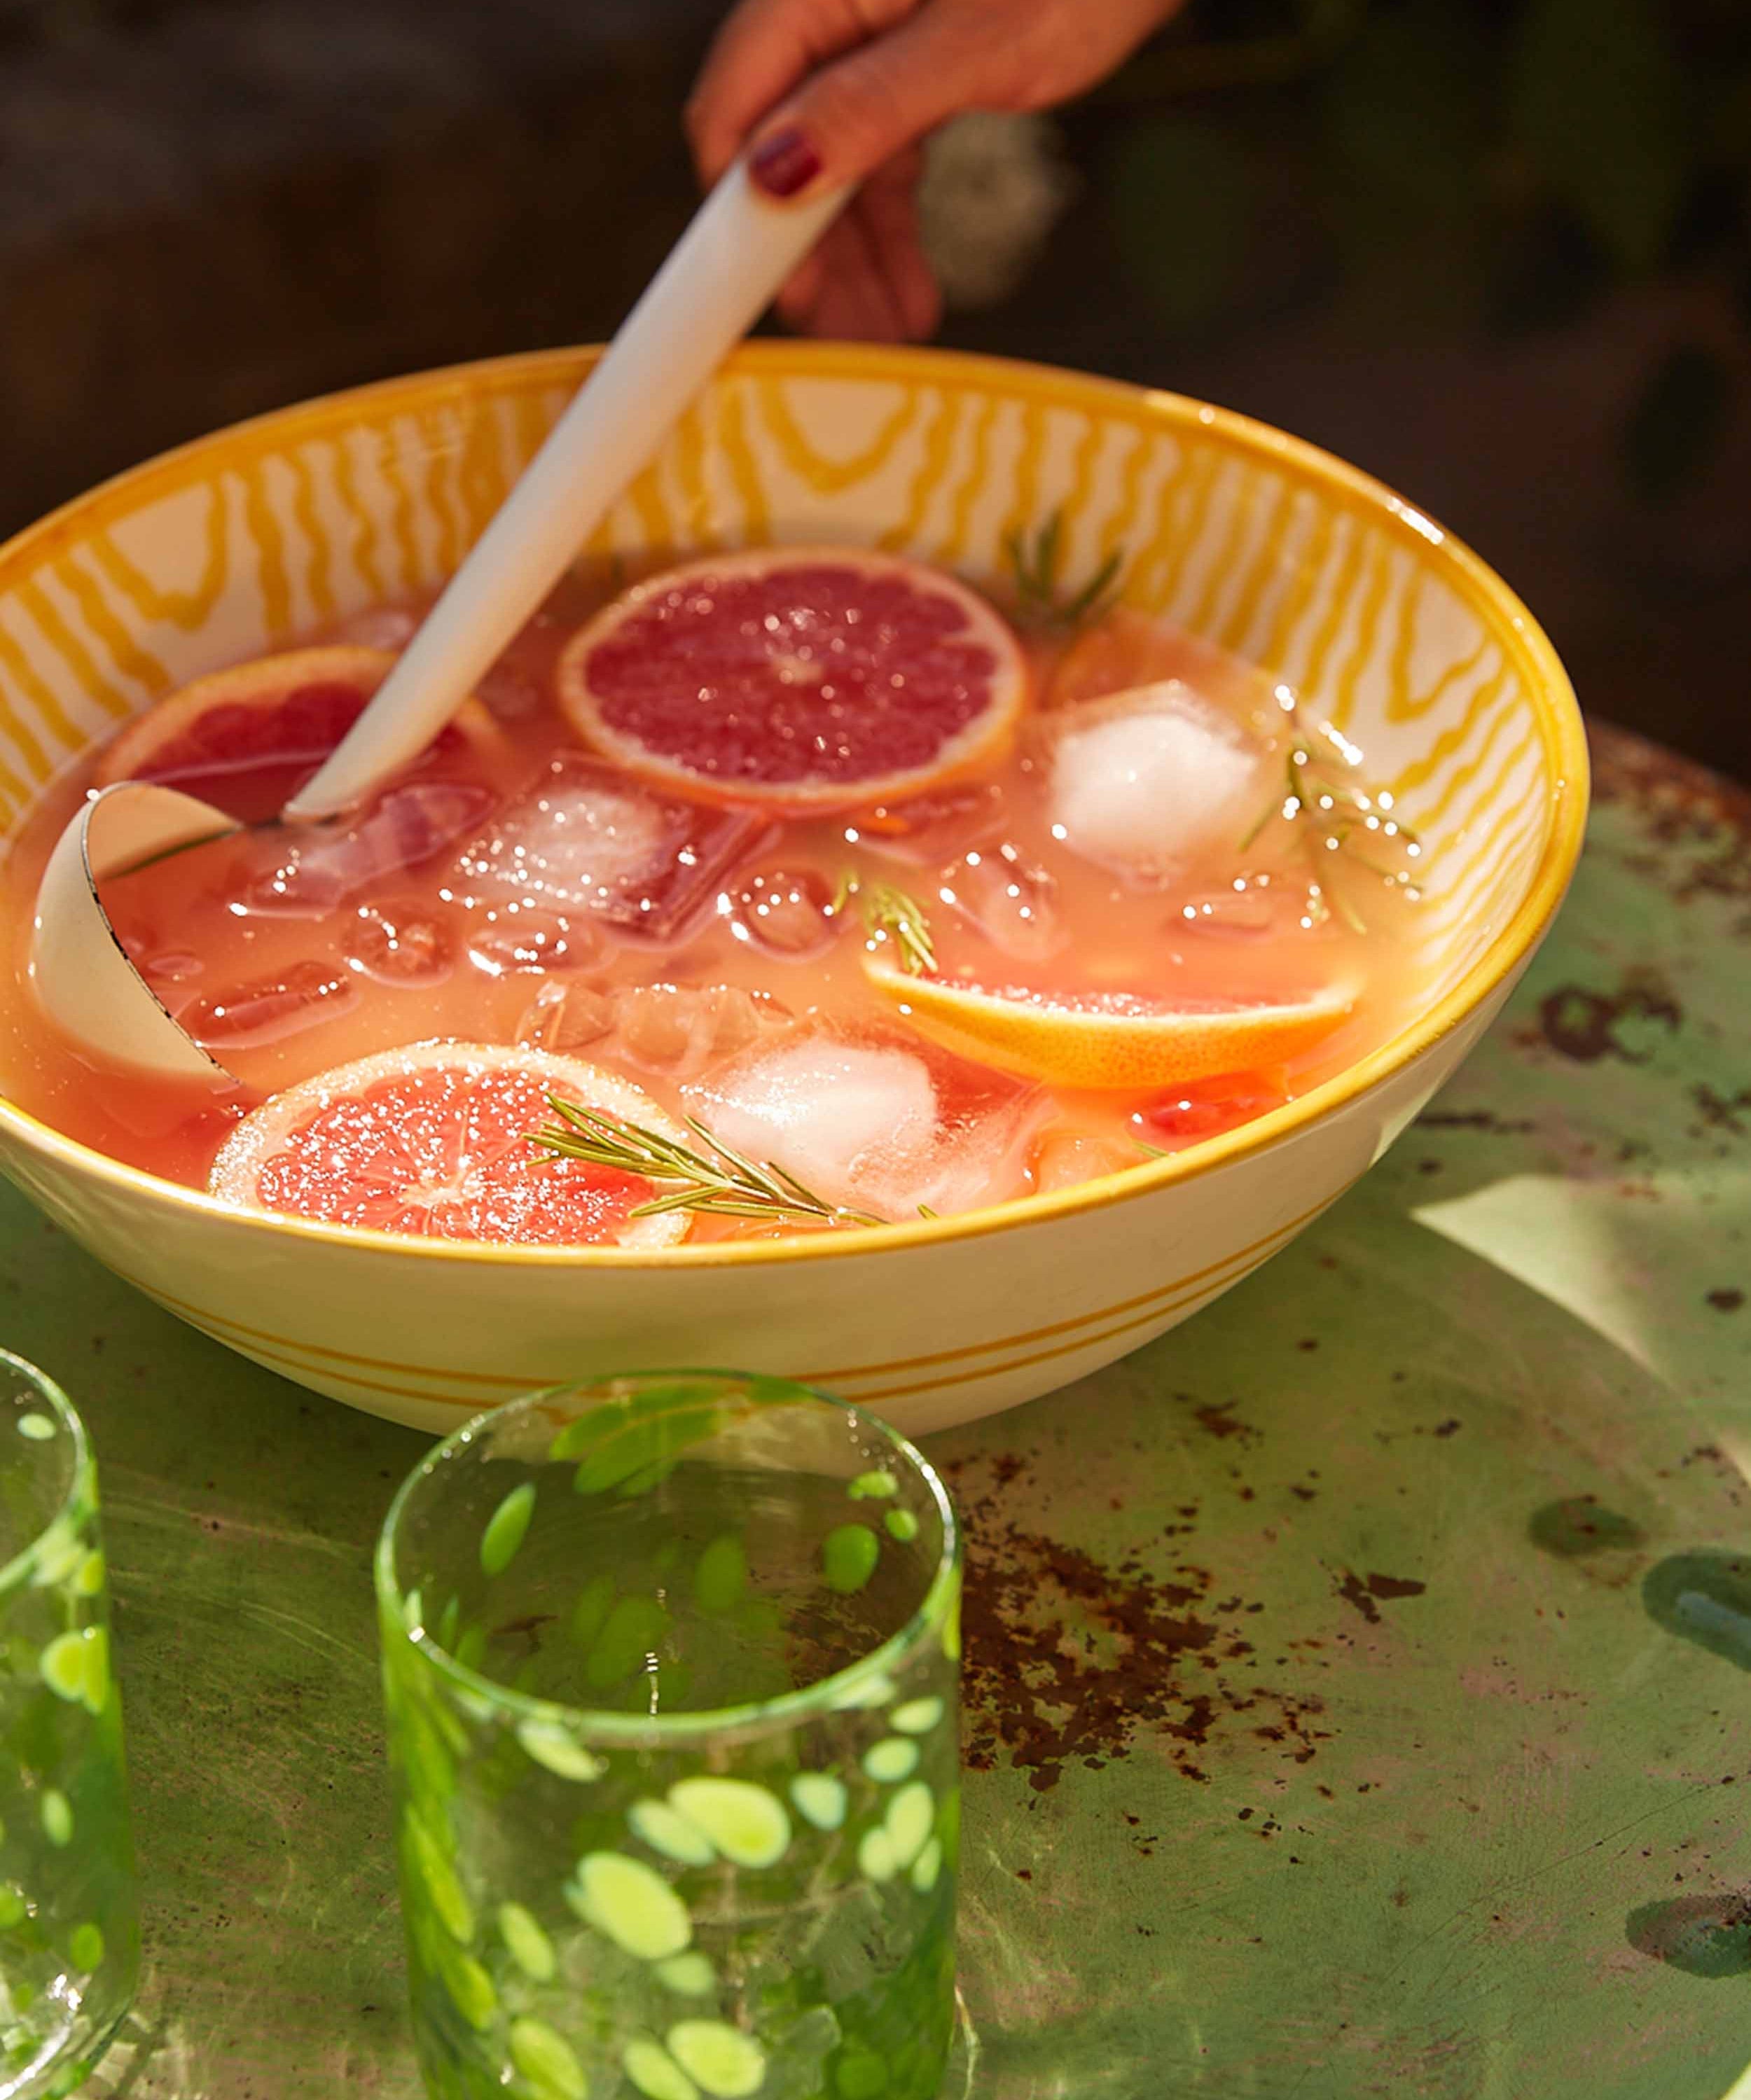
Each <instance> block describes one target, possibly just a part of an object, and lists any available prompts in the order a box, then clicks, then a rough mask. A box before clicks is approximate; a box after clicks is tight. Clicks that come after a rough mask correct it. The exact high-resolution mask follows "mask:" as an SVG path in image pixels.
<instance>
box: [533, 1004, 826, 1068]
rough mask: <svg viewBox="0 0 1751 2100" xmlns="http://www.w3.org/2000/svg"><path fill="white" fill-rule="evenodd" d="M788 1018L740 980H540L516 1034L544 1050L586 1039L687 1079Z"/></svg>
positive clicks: (603, 1052)
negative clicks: (601, 983)
mask: <svg viewBox="0 0 1751 2100" xmlns="http://www.w3.org/2000/svg"><path fill="white" fill-rule="evenodd" d="M791 1022H792V1015H791V1012H790V1009H789V1007H787V1006H785V1005H784V1004H782V1002H781V1001H780V1000H778V999H773V998H772V997H771V996H770V995H768V994H767V993H765V992H760V991H749V990H745V989H744V987H743V986H740V985H672V984H648V985H622V986H620V987H619V988H618V989H617V990H613V991H603V990H599V989H598V988H597V987H596V986H592V985H577V986H542V990H541V992H540V993H539V995H537V997H536V999H534V1000H533V1002H532V1004H530V1006H529V1008H528V1012H526V1013H525V1014H524V1017H523V1020H522V1022H521V1024H520V1026H519V1027H518V1030H517V1039H518V1041H519V1042H520V1043H535V1044H537V1045H538V1046H539V1047H540V1048H542V1049H543V1050H564V1051H569V1050H576V1049H580V1048H583V1047H584V1045H586V1044H588V1045H590V1048H591V1054H592V1055H593V1056H595V1057H605V1058H610V1059H617V1060H618V1061H621V1062H622V1063H626V1064H631V1065H638V1066H639V1067H641V1068H642V1069H643V1070H645V1071H648V1072H657V1073H661V1074H665V1076H667V1077H669V1078H671V1079H695V1078H697V1077H698V1076H699V1075H700V1074H701V1073H705V1072H707V1071H710V1070H711V1069H712V1067H713V1066H714V1065H721V1064H723V1062H724V1061H726V1060H727V1059H728V1058H731V1057H735V1056H736V1054H737V1053H738V1052H741V1051H744V1050H745V1049H746V1048H748V1047H749V1044H750V1043H754V1042H756V1041H758V1039H760V1038H761V1037H763V1036H767V1037H769V1036H772V1035H778V1034H780V1033H782V1032H783V1031H784V1030H786V1029H788V1028H789V1026H791Z"/></svg>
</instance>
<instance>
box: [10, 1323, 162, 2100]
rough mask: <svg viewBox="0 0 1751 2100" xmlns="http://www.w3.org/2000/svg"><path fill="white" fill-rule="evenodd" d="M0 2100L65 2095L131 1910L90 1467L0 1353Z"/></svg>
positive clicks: (71, 1424)
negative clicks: (1, 1400) (0, 1828)
mask: <svg viewBox="0 0 1751 2100" xmlns="http://www.w3.org/2000/svg"><path fill="white" fill-rule="evenodd" d="M0 1393H3V1394H4V1397H5V1405H3V1406H0V1561H3V1563H4V1564H3V1565H0V1825H3V1826H4V1829H3V1834H0V2100H24V2096H26V2095H35V2094H39V2093H40V2094H51V2093H70V2092H72V2091H73V2089H74V2087H75V2086H77V2085H79V2084H80V2083H81V2081H82V2080H83V2079H84V2078H85V2076H86V2073H87V2072H88V2071H90V2070H91V2067H92V2065H93V2064H94V2063H95V2062H96V2060H97V2058H99V2056H100V2055H101V2054H102V2053H103V2050H104V2046H105V2045H106V2044H107V2043H108V2041H109V2040H110V2037H111V2036H113V2034H114V2032H115V2031H116V2028H117V2027H118V2026H119V2025H120V2023H121V2022H122V2018H123V2016H124V2015H125V2014H126V2012H127V2010H128V2007H129V2005H130V2002H131V2001H132V1999H133V1996H134V1979H135V1971H136V1970H137V1968H138V1966H139V1917H138V1913H137V1910H136V1907H135V1892H134V1843H133V1835H132V1830H131V1826H130V1822H129V1819H128V1800H127V1780H126V1771H125V1770H124V1767H123V1764H122V1707H121V1702H120V1701H119V1699H118V1698H117V1692H116V1686H115V1680H114V1679H113V1676H112V1674H111V1673H110V1668H109V1606H108V1584H107V1582H106V1580H105V1577H104V1549H103V1542H102V1539H101V1537H99V1530H98V1515H97V1468H96V1466H95V1463H94V1462H93V1460H92V1458H91V1451H90V1449H89V1448H88V1446H87V1445H86V1435H85V1429H84V1427H83V1425H82V1423H81V1422H80V1420H79V1418H78V1416H77V1414H75V1413H74V1412H73V1407H72V1405H71V1404H70V1403H69V1401H68V1399H67V1397H66V1396H65V1395H64V1393H63V1392H61V1391H60V1388H59V1387H57V1386H55V1384H54V1383H52V1382H51V1380H50V1379H46V1378H45V1377H44V1376H43V1375H42V1372H41V1371H39V1370H35V1369H34V1368H33V1366H32V1365H29V1364H27V1363H25V1362H24V1361H23V1360H22V1358H20V1357H15V1356H13V1355H11V1353H10V1352H7V1351H5V1350H0Z"/></svg>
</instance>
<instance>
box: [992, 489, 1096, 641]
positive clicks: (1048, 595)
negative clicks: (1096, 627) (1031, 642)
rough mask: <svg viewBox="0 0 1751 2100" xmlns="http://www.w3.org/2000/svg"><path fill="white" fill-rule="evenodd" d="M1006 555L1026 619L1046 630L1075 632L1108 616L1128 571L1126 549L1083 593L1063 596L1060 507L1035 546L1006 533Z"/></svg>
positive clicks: (1035, 538)
mask: <svg viewBox="0 0 1751 2100" xmlns="http://www.w3.org/2000/svg"><path fill="white" fill-rule="evenodd" d="M1003 553H1004V558H1005V559H1006V561H1007V562H1008V563H1009V567H1010V576H1011V578H1012V580H1013V581H1014V584H1015V596H1016V599H1017V602H1018V604H1019V608H1020V611H1021V613H1022V615H1023V617H1024V619H1027V620H1032V621H1034V622H1037V624H1040V625H1041V626H1046V627H1062V628H1068V629H1076V628H1078V627H1083V626H1086V624H1088V622H1089V621H1090V620H1093V619H1095V618H1097V617H1099V616H1100V615H1103V614H1105V613H1106V612H1108V611H1110V610H1111V609H1112V596H1113V586H1114V585H1116V582H1117V581H1118V579H1119V576H1120V574H1121V571H1122V570H1123V569H1124V567H1125V555H1124V553H1123V550H1122V549H1114V550H1113V552H1112V554H1108V557H1107V558H1106V559H1105V560H1104V561H1103V562H1102V563H1101V565H1100V567H1099V568H1098V569H1097V570H1096V571H1094V575H1093V576H1090V579H1089V580H1088V581H1087V582H1086V583H1085V584H1084V585H1081V588H1080V589H1077V590H1074V591H1072V592H1070V593H1068V595H1065V594H1063V593H1060V591H1059V582H1058V578H1059V569H1060V568H1061V567H1062V566H1063V554H1064V514H1063V508H1062V506H1060V507H1059V509H1058V510H1055V511H1054V512H1053V513H1052V514H1051V516H1050V518H1047V519H1046V523H1044V524H1043V525H1042V526H1041V527H1040V528H1039V530H1038V531H1037V532H1036V533H1035V534H1034V535H1033V537H1032V540H1031V541H1030V540H1028V537H1027V536H1026V535H1025V534H1024V533H1023V532H1021V531H1020V530H1019V528H1011V530H1010V531H1009V532H1006V533H1005V534H1004V536H1003Z"/></svg>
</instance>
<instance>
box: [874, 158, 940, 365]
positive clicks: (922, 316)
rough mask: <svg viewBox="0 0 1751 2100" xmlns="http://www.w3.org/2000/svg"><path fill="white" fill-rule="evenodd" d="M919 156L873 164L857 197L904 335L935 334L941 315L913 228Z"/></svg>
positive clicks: (937, 292)
mask: <svg viewBox="0 0 1751 2100" xmlns="http://www.w3.org/2000/svg"><path fill="white" fill-rule="evenodd" d="M921 171H922V155H921V154H918V153H909V154H905V155H903V156H902V157H901V158H900V160H899V161H890V162H889V163H888V165H887V167H885V168H882V169H879V170H878V171H877V172H876V174H873V175H872V176H871V177H870V179H869V181H868V182H867V183H864V187H863V189H862V191H861V192H860V195H859V196H858V200H857V209H858V210H859V211H860V213H861V214H862V217H863V220H864V225H865V227H867V229H868V232H869V240H870V245H871V246H872V247H873V249H874V251H875V254H876V256H877V258H878V261H879V262H880V264H881V267H882V273H883V275H884V276H886V277H887V284H888V289H889V292H890V293H891V296H892V298H893V301H894V304H895V308H896V310H897V311H898V312H899V313H900V317H901V320H902V323H903V324H904V329H905V333H906V335H907V337H908V338H909V339H910V340H913V341H917V340H918V339H919V338H921V337H925V336H927V335H931V334H932V333H935V329H936V325H937V323H938V322H939V321H940V320H941V319H942V293H941V292H940V290H939V289H938V287H937V283H936V276H935V271H933V270H932V269H931V266H930V263H929V261H928V259H927V258H926V255H925V253H924V244H923V241H922V238H921V237H920V235H919V231H918V176H919V174H920V172H921Z"/></svg>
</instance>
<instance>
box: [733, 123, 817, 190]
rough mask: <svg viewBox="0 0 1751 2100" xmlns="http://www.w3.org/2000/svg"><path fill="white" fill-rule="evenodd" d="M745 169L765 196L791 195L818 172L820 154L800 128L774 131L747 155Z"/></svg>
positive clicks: (803, 186) (807, 183)
mask: <svg viewBox="0 0 1751 2100" xmlns="http://www.w3.org/2000/svg"><path fill="white" fill-rule="evenodd" d="M748 172H749V174H750V175H752V176H753V178H754V181H755V182H756V183H758V185H759V187H760V188H762V189H763V190H764V191H765V192H766V193H767V196H775V197H793V196H795V195H796V193H797V192H798V190H806V189H807V188H808V186H809V184H810V183H811V182H813V181H814V179H815V178H816V176H817V175H818V174H820V154H819V153H817V152H816V151H815V148H813V146H811V144H810V143H809V142H808V140H807V139H806V138H805V137H804V136H803V134H802V133H801V132H800V131H775V132H774V133H773V134H772V137H771V138H770V139H767V140H766V141H765V142H764V143H763V144H761V145H759V146H758V147H756V148H755V149H754V152H753V153H752V154H750V155H749V160H748Z"/></svg>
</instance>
